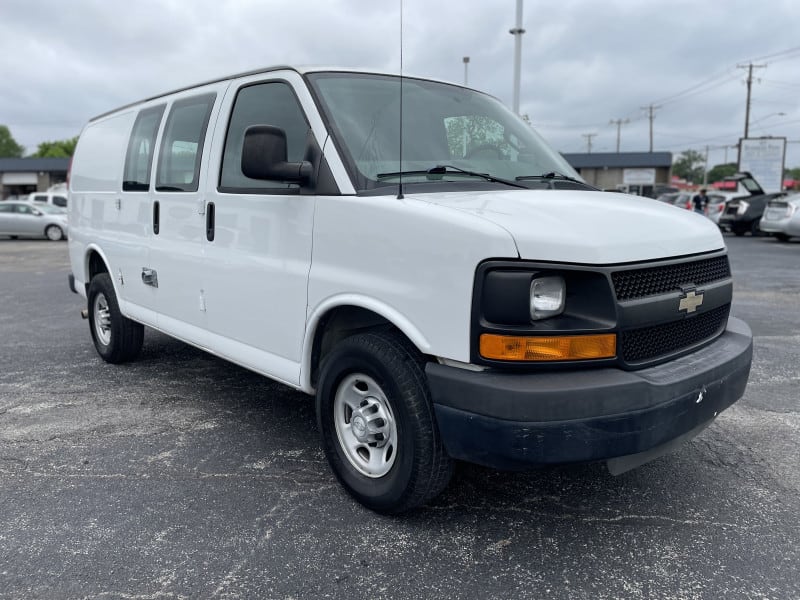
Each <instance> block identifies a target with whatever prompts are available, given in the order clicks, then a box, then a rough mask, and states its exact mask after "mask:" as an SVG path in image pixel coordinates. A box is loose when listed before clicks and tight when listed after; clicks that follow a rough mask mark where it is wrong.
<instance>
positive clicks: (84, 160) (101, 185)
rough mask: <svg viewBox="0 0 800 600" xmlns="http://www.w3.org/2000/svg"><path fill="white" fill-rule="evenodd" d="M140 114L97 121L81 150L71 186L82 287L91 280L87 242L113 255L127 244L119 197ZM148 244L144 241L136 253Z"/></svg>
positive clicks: (73, 255)
mask: <svg viewBox="0 0 800 600" xmlns="http://www.w3.org/2000/svg"><path fill="white" fill-rule="evenodd" d="M135 118H136V111H135V110H128V111H123V112H120V113H115V114H113V115H110V116H108V117H105V118H102V119H99V120H97V121H92V122H90V123H89V124H88V125H86V127H85V128H84V129H83V131H82V132H81V135H80V138H79V140H78V145H77V147H76V148H75V155H74V156H73V158H72V168H71V171H70V184H69V196H70V202H69V207H68V211H69V222H70V240H69V252H70V262H71V264H72V273H73V275H75V279H76V283H77V285H78V287H79V288H80V287H81V286H82V285H83V284H85V283H88V277H89V274H88V272H87V271H88V263H87V245H88V244H89V243H90V242H91V243H94V244H96V245H97V246H98V247H100V248H103V251H104V253H105V254H106V255H107V256H110V257H111V256H116V255H118V254H119V249H120V247H121V245H122V243H123V240H122V239H120V233H121V230H124V227H123V223H122V215H121V211H120V210H119V209H118V208H117V206H116V200H117V198H118V197H119V192H120V190H121V187H122V170H123V164H124V162H125V153H126V151H127V145H128V137H129V135H130V132H131V128H132V127H133V121H134V119H135ZM143 247H144V245H143V244H141V243H140V244H138V248H136V249H135V251H141V250H142V249H143ZM109 268H111V266H109Z"/></svg>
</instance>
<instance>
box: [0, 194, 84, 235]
mask: <svg viewBox="0 0 800 600" xmlns="http://www.w3.org/2000/svg"><path fill="white" fill-rule="evenodd" d="M68 231H69V226H68V225H67V212H66V211H65V210H64V209H63V208H59V207H57V206H51V205H47V204H42V205H38V206H34V205H33V204H30V203H28V202H16V201H10V200H6V201H5V202H0V236H9V237H11V238H12V239H16V238H18V237H36V238H42V237H43V238H47V239H48V240H52V241H54V242H56V241H58V240H63V239H66V238H67V233H68Z"/></svg>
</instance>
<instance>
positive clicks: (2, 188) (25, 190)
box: [0, 158, 70, 200]
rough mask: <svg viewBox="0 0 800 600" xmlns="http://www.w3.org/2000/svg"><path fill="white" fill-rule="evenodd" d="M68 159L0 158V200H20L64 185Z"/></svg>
mask: <svg viewBox="0 0 800 600" xmlns="http://www.w3.org/2000/svg"><path fill="white" fill-rule="evenodd" d="M69 160H70V159H68V158H0V199H3V200H6V199H8V198H14V197H17V198H21V197H24V196H27V195H28V194H30V193H31V192H40V191H44V190H47V189H48V188H50V187H52V186H54V185H56V184H59V183H64V182H65V181H66V180H67V170H68V169H69Z"/></svg>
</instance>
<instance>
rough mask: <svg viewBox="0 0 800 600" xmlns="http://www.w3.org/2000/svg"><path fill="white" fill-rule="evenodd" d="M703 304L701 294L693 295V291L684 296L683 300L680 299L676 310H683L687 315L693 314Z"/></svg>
mask: <svg viewBox="0 0 800 600" xmlns="http://www.w3.org/2000/svg"><path fill="white" fill-rule="evenodd" d="M702 303H703V294H702V293H700V294H695V293H694V290H692V291H691V292H689V293H687V294H686V297H685V298H681V301H680V304H678V310H685V311H686V312H687V313H693V312H694V311H696V310H697V307H698V306H700V305H701V304H702Z"/></svg>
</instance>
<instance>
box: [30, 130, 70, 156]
mask: <svg viewBox="0 0 800 600" xmlns="http://www.w3.org/2000/svg"><path fill="white" fill-rule="evenodd" d="M77 143H78V136H77V135H76V136H75V137H74V138H69V139H68V140H58V141H55V142H42V143H41V144H39V148H38V149H37V150H36V152H34V154H33V156H35V157H36V158H69V157H70V156H72V155H73V154H74V153H75V145H76V144H77Z"/></svg>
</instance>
